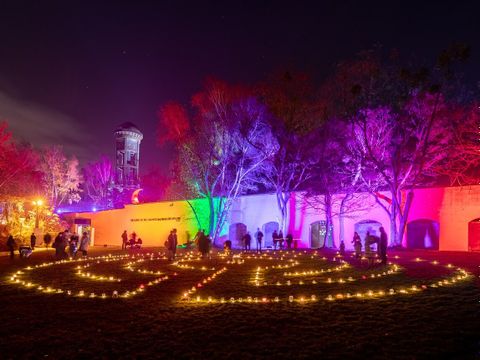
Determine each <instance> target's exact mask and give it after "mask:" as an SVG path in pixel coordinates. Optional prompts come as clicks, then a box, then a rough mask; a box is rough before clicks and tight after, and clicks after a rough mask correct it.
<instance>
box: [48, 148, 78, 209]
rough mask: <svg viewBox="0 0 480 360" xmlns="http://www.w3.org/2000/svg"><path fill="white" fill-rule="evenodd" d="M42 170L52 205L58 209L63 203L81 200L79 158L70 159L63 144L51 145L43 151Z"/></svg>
mask: <svg viewBox="0 0 480 360" xmlns="http://www.w3.org/2000/svg"><path fill="white" fill-rule="evenodd" d="M40 170H41V171H42V173H43V177H44V178H43V183H44V186H45V191H46V194H47V197H48V199H49V202H50V205H51V206H52V207H53V208H54V209H56V208H57V207H58V206H59V205H61V204H63V203H69V204H71V203H74V202H78V201H80V188H79V185H80V181H81V178H80V173H79V170H78V160H77V159H76V158H75V157H72V158H70V159H68V158H67V157H66V156H65V154H64V153H63V150H62V147H61V146H51V147H47V148H45V149H44V150H43V151H42V152H41V161H40Z"/></svg>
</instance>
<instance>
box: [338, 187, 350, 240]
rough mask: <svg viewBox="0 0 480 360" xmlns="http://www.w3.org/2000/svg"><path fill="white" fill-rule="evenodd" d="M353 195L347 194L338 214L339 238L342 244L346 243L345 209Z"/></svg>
mask: <svg viewBox="0 0 480 360" xmlns="http://www.w3.org/2000/svg"><path fill="white" fill-rule="evenodd" d="M352 196H353V195H352V194H350V193H349V194H346V195H345V196H344V197H343V199H342V201H341V202H340V211H339V213H338V223H339V233H338V235H339V238H340V242H342V241H343V242H345V207H346V206H347V203H348V201H349V200H350V199H351V198H352Z"/></svg>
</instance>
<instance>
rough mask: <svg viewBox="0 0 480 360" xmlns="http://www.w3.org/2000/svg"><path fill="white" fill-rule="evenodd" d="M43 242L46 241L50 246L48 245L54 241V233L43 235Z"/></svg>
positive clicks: (46, 244)
mask: <svg viewBox="0 0 480 360" xmlns="http://www.w3.org/2000/svg"><path fill="white" fill-rule="evenodd" d="M43 242H44V243H45V247H47V248H48V245H50V243H51V242H52V235H50V234H49V233H46V234H45V235H43Z"/></svg>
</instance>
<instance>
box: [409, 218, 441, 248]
mask: <svg viewBox="0 0 480 360" xmlns="http://www.w3.org/2000/svg"><path fill="white" fill-rule="evenodd" d="M439 235H440V224H439V223H438V222H437V221H433V220H430V219H420V220H414V221H411V222H409V223H408V224H407V248H409V249H432V250H438V245H439V242H438V239H439Z"/></svg>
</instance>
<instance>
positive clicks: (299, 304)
mask: <svg viewBox="0 0 480 360" xmlns="http://www.w3.org/2000/svg"><path fill="white" fill-rule="evenodd" d="M148 252H150V253H153V254H154V255H153V257H150V256H146V255H145V254H146V253H148ZM108 253H110V254H112V255H113V256H112V257H111V258H107V259H105V258H98V259H97V257H99V256H102V255H106V254H108ZM120 254H128V253H122V252H121V251H119V250H107V249H94V250H93V251H92V252H91V254H90V259H89V260H87V261H77V262H68V263H65V264H54V265H48V266H40V267H35V265H40V264H42V263H44V262H45V261H51V259H52V255H53V253H52V252H49V251H42V252H37V253H34V254H33V256H32V257H31V258H30V259H28V260H23V261H21V260H20V259H18V258H17V259H15V261H13V262H10V261H9V259H8V258H6V257H1V258H0V271H1V276H2V283H1V287H0V320H1V324H2V326H1V327H0V348H1V353H0V358H2V359H9V358H12V359H17V358H46V357H48V358H55V359H56V358H85V359H91V358H176V359H178V358H235V359H237V358H247V359H250V358H252V359H253V358H255V359H258V358H289V359H293V358H295V359H296V358H312V357H317V358H322V359H323V358H326V359H329V358H342V359H344V358H366V357H368V358H373V359H396V358H399V359H440V358H442V359H444V358H445V359H474V358H480V352H479V351H480V302H479V301H480V287H479V285H480V284H479V281H478V280H479V275H480V274H479V271H478V269H480V268H479V267H478V265H480V254H471V253H470V254H467V253H439V252H408V251H404V252H395V253H392V254H390V257H389V259H390V260H391V261H392V262H393V263H394V264H398V266H399V267H398V269H396V271H394V270H395V268H394V267H393V265H389V266H386V267H382V266H380V265H376V266H374V267H369V266H368V264H367V263H366V262H363V261H360V260H355V259H353V258H352V257H351V256H350V255H348V256H346V257H345V258H344V259H335V261H333V259H334V258H335V254H334V253H328V252H325V253H316V252H308V253H303V252H297V253H293V252H292V253H289V254H286V253H276V254H271V253H270V254H268V256H265V257H263V258H250V259H249V258H247V256H242V257H236V258H234V260H235V261H234V263H232V262H231V261H229V260H228V259H227V258H223V257H220V256H218V255H216V256H213V258H212V259H211V260H197V259H193V258H192V259H188V258H187V257H186V256H184V257H183V258H182V259H183V260H181V261H180V262H179V263H178V264H177V265H172V264H171V263H169V262H168V261H167V260H165V259H162V258H159V249H150V250H149V249H144V250H142V252H141V253H135V256H134V257H133V258H126V257H125V258H118V259H117V258H116V256H117V255H120ZM183 255H186V254H183ZM270 256H271V257H272V259H269V257H270ZM395 256H397V257H398V258H395ZM323 257H326V259H322V258H323ZM416 258H420V261H417V260H416ZM106 260H109V261H106ZM342 260H345V261H346V262H347V263H348V264H349V266H346V267H343V268H341V269H338V270H335V268H338V267H339V266H341V265H342ZM433 260H438V261H439V264H433V263H432V261H433ZM128 263H130V264H128ZM448 263H452V264H454V265H455V266H453V267H451V268H449V267H446V266H445V265H447V264H448ZM178 265H180V266H181V267H180V266H178ZM279 265H280V266H282V268H278V266H279ZM27 266H30V267H31V270H25V268H26V267H27ZM128 266H130V268H129V267H128ZM285 266H289V267H288V268H285ZM456 266H462V267H463V268H465V269H466V270H467V271H469V273H470V276H468V277H467V278H466V279H461V280H455V281H456V282H455V283H451V279H452V277H454V276H459V275H460V274H461V273H459V272H458V271H457V270H456ZM192 267H193V268H192ZM259 267H260V269H259ZM267 267H268V268H267ZM225 269H226V270H225ZM322 269H323V270H324V272H323V273H322V272H321V270H322ZM328 269H331V270H332V271H330V272H328ZM19 270H20V271H21V272H22V273H21V274H17V275H16V277H15V278H14V279H13V281H12V280H11V278H10V277H11V276H12V274H14V273H15V272H16V271H19ZM139 270H141V271H142V272H139ZM78 271H80V272H82V273H83V275H84V276H83V277H82V274H78ZM143 271H145V272H143ZM304 271H305V274H303V272H304ZM310 271H318V272H319V273H318V274H315V273H311V274H310V273H309V272H310ZM157 272H159V273H157ZM295 272H297V273H298V274H297V275H295ZM87 273H88V274H89V275H90V277H87ZM214 274H216V275H214ZM372 274H373V276H374V277H372ZM93 276H95V277H96V278H95V279H93ZM100 276H103V279H99V277H100ZM109 277H113V279H111V280H109ZM167 277H168V278H167ZM208 278H210V280H208ZM349 278H350V279H349ZM15 279H18V281H19V282H18V283H15ZM118 279H120V280H121V281H118ZM444 279H448V281H449V283H448V284H444V283H443V281H444ZM455 279H456V278H455ZM203 280H205V282H203ZM288 281H290V285H288V284H287V282H288ZM439 281H442V284H441V285H438V282H439ZM22 282H23V284H24V285H22ZM300 282H302V284H300ZM28 283H32V286H31V287H30V288H27V287H26V286H25V285H27V284H28ZM199 285H200V286H199ZM432 285H433V286H432ZM38 286H41V287H42V289H41V290H38ZM412 286H415V288H414V289H412ZM422 286H423V287H422ZM192 288H195V291H193V290H192ZM59 289H60V290H61V291H63V292H62V293H58V294H57V293H54V292H57V291H59ZM390 289H392V290H390ZM46 291H50V292H46ZM68 291H70V292H71V295H69V294H68ZM80 291H84V296H78V295H79V292H80ZM114 291H117V292H118V295H119V296H118V298H116V297H115V296H114V295H113V292H114ZM126 291H129V292H128V295H127V296H125V294H126ZM369 291H371V293H370V295H369ZM380 292H383V293H380ZM390 292H392V293H391V294H390ZM403 292H405V293H403ZM91 293H94V294H95V298H89V296H90V294H91ZM358 293H360V294H361V297H359V296H358V295H357V294H358ZM102 294H105V295H104V296H105V297H106V298H105V299H102V298H101V296H102ZM312 295H314V296H315V298H314V301H312ZM112 296H114V297H113V298H112ZM290 296H292V298H291V300H292V301H290V298H289V297H290ZM197 297H199V299H200V301H198V302H197ZM209 297H210V301H211V302H209ZM232 297H233V298H234V302H233V303H232V300H231V298H232ZM249 297H251V302H248V298H249ZM222 298H223V299H222ZM240 298H241V300H240ZM275 298H278V299H275ZM329 299H332V300H329ZM276 300H278V302H277V301H276ZM222 301H223V302H222ZM255 301H257V302H255Z"/></svg>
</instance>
